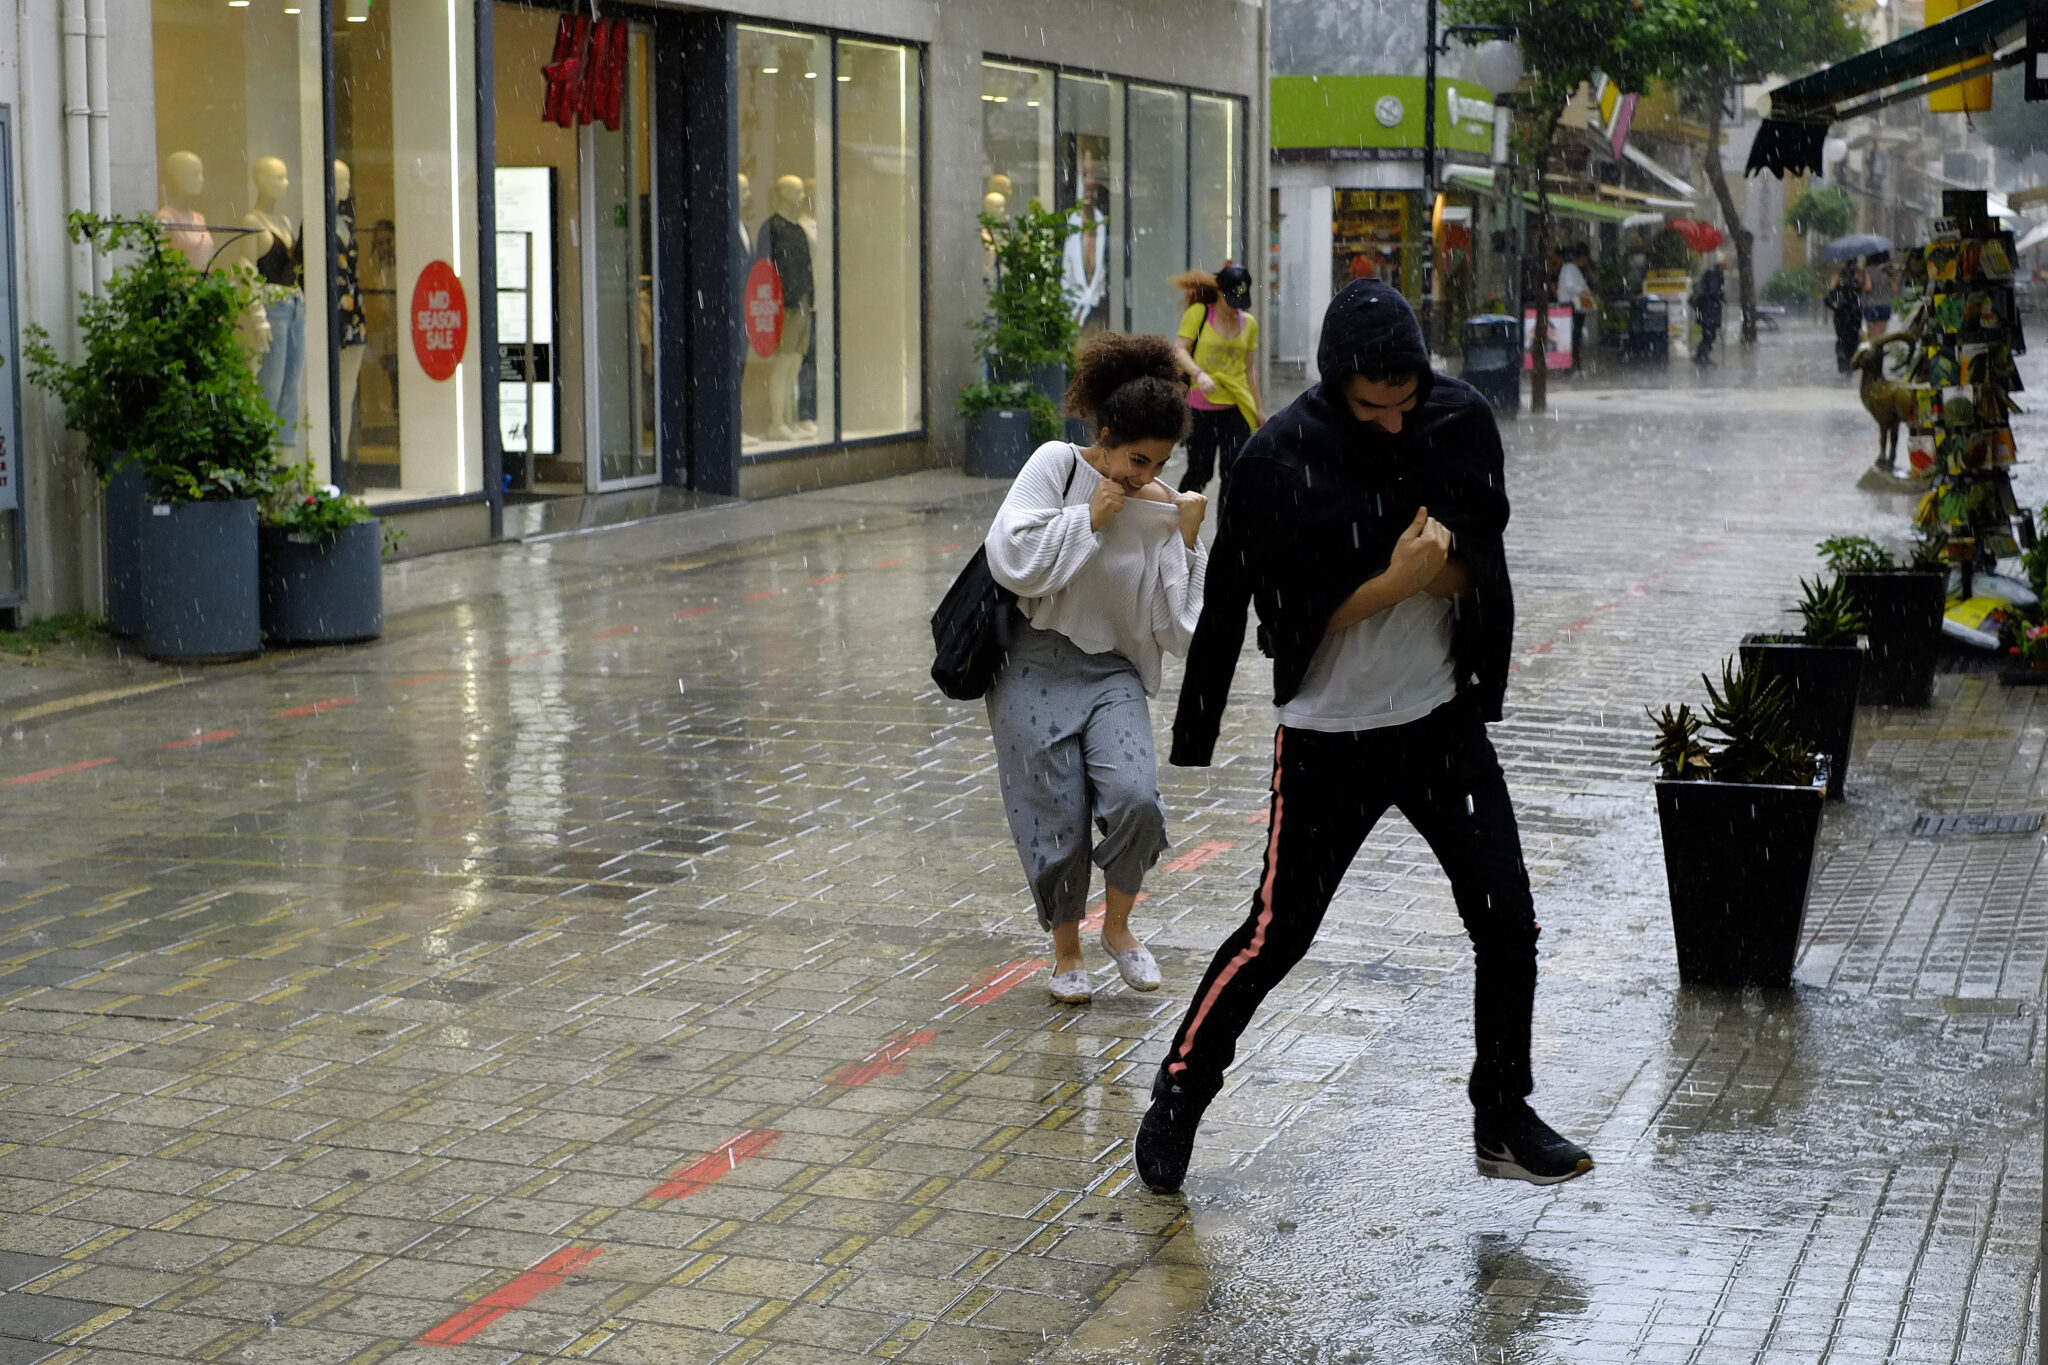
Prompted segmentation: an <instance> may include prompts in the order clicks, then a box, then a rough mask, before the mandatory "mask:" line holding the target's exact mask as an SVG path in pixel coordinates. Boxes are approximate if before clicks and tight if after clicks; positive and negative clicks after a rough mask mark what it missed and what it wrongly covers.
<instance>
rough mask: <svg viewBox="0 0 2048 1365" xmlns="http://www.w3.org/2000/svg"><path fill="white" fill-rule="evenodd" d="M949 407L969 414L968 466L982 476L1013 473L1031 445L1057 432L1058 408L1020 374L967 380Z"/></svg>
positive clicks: (1028, 454) (999, 476) (1010, 475)
mask: <svg viewBox="0 0 2048 1365" xmlns="http://www.w3.org/2000/svg"><path fill="white" fill-rule="evenodd" d="M953 407H954V411H956V412H957V413H959V414H960V416H962V417H964V418H966V419H967V466H966V468H967V472H968V473H969V474H974V475H977V476H979V477H981V478H985V479H1010V478H1015V477H1016V475H1017V471H1019V470H1021V469H1022V468H1024V462H1025V461H1026V460H1028V459H1030V458H1031V452H1032V451H1034V450H1036V449H1037V448H1038V447H1039V446H1040V445H1042V444H1044V443H1045V442H1047V441H1050V440H1053V439H1054V438H1056V437H1057V436H1058V435H1059V434H1060V419H1059V409H1057V408H1056V407H1054V406H1053V402H1052V400H1051V399H1050V398H1047V397H1046V396H1045V395H1044V394H1042V393H1040V392H1039V391H1038V390H1036V389H1034V388H1032V387H1031V385H1029V384H1027V383H1025V382H1023V381H1022V380H1018V381H1016V382H1014V383H1008V384H998V383H996V382H994V381H993V380H986V379H985V380H982V381H981V382H980V383H978V384H969V385H967V386H966V387H964V388H962V389H961V390H960V397H959V399H958V400H957V401H956V402H955V403H954V405H953Z"/></svg>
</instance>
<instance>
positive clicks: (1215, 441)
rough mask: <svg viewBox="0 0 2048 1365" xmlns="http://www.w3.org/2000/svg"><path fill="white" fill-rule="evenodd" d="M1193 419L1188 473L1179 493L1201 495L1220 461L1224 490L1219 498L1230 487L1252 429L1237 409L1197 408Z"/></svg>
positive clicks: (1181, 482) (1182, 476) (1190, 433)
mask: <svg viewBox="0 0 2048 1365" xmlns="http://www.w3.org/2000/svg"><path fill="white" fill-rule="evenodd" d="M1193 416H1194V420H1193V422H1192V423H1191V424H1190V425H1189V427H1188V469H1187V473H1185V474H1183V475H1181V480H1180V491H1181V492H1183V493H1199V492H1201V491H1202V490H1203V489H1204V488H1207V487H1208V486H1209V479H1210V477H1211V476H1212V475H1214V474H1215V473H1216V464H1217V461H1218V460H1221V461H1222V463H1223V487H1222V488H1221V489H1218V490H1217V492H1218V494H1219V496H1220V495H1221V494H1222V493H1223V492H1224V491H1226V490H1228V489H1229V487H1230V467H1231V466H1232V465H1234V464H1236V463H1237V455H1238V452H1239V451H1241V450H1243V449H1244V443H1245V442H1246V441H1249V440H1250V439H1251V438H1252V429H1251V425H1250V424H1249V423H1247V422H1246V421H1245V420H1244V414H1243V413H1241V412H1239V411H1238V410H1237V409H1236V408H1196V409H1195V410H1194V414H1193Z"/></svg>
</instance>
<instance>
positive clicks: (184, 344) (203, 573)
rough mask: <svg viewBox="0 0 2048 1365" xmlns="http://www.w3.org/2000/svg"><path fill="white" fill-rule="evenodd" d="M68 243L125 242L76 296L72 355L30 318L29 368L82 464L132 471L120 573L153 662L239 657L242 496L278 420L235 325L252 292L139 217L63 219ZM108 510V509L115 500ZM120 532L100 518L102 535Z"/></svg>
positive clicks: (246, 555)
mask: <svg viewBox="0 0 2048 1365" xmlns="http://www.w3.org/2000/svg"><path fill="white" fill-rule="evenodd" d="M69 221H70V232H71V238H72V240H73V241H80V242H82V241H89V242H91V243H92V245H93V247H94V248H95V249H96V250H100V251H106V252H114V251H122V250H131V249H132V250H134V251H135V252H136V253H137V254H136V255H135V257H134V259H132V260H131V261H130V262H129V263H128V264H126V265H124V266H122V267H121V268H120V269H119V270H116V271H115V272H114V273H113V276H112V277H111V278H110V279H109V280H108V281H107V286H106V292H105V293H104V294H103V295H101V296H100V297H98V298H93V297H90V296H87V297H85V298H84V299H83V300H82V302H81V303H80V306H79V312H78V332H79V358H78V359H77V360H75V361H68V362H67V361H65V360H63V359H62V358H60V357H59V356H58V354H57V351H56V348H55V347H53V346H52V345H51V344H50V338H49V335H48V334H47V333H45V332H43V331H42V330H41V329H40V328H33V327H32V328H30V329H29V342H28V345H27V347H26V348H25V349H26V351H27V354H28V358H29V361H30V363H31V365H32V366H33V367H34V368H33V369H32V370H31V371H30V378H31V379H33V380H34V381H35V383H37V384H38V385H40V386H41V387H42V388H44V389H47V390H48V391H49V392H50V393H52V394H53V395H55V396H56V397H57V398H58V399H59V400H60V401H61V402H62V403H63V404H64V417H65V423H66V425H68V426H69V427H70V428H71V429H72V430H73V431H76V432H78V433H79V434H80V435H82V436H83V437H84V438H85V454H86V458H87V460H88V461H89V462H90V463H91V465H92V467H93V468H94V470H95V471H96V472H97V473H98V474H99V476H100V477H101V478H102V479H103V480H104V479H110V478H112V477H113V476H114V475H116V474H118V473H120V472H121V471H123V470H124V469H128V468H130V467H132V468H133V469H134V470H135V471H136V472H138V473H139V474H140V476H141V488H140V489H139V490H135V491H139V492H140V494H141V503H140V507H139V514H138V516H137V522H138V523H139V525H137V526H135V527H134V528H133V530H134V533H135V536H136V544H137V556H136V559H135V564H136V568H135V574H134V582H135V584H136V587H137V598H136V600H135V601H132V602H125V603H123V604H122V606H123V610H124V611H125V610H130V609H132V608H133V607H135V606H136V605H139V617H140V619H139V622H138V621H134V620H133V619H131V620H130V621H128V622H124V624H130V625H139V628H140V633H141V636H142V647H143V651H144V652H145V653H147V654H149V655H150V656H152V657H154V658H160V659H174V660H191V661H195V662H198V661H212V660H222V659H232V658H242V657H247V656H249V655H252V654H255V653H256V652H257V651H258V650H259V649H260V648H261V647H262V642H263V641H262V635H261V633H260V629H259V626H258V621H257V595H256V499H257V497H258V496H259V495H260V494H261V493H262V492H263V491H264V489H265V488H266V487H268V485H269V481H270V478H271V475H272V473H273V470H274V466H273V464H272V461H271V449H272V446H273V445H274V444H275V443H276V439H277V431H278V422H277V418H276V416H275V415H274V414H273V413H272V412H271V410H270V406H269V404H267V403H266V402H264V400H263V393H262V390H261V389H259V388H258V387H257V384H256V376H255V372H254V370H253V369H252V368H251V366H250V363H249V353H248V350H247V349H246V348H245V347H244V346H243V345H242V343H241V341H240V340H239V339H238V338H237V335H236V326H237V324H238V322H239V321H240V320H241V319H242V318H243V316H244V315H245V314H246V313H247V312H248V310H249V308H250V307H251V305H252V304H253V303H254V302H255V300H256V298H257V294H256V292H255V291H256V286H255V285H254V284H253V283H252V282H250V281H248V280H246V279H244V278H243V277H242V276H240V275H237V274H233V273H223V274H217V275H215V274H202V273H200V272H199V271H198V270H196V269H194V268H193V266H192V265H191V263H190V262H188V261H187V260H186V259H185V257H184V254H183V253H182V252H179V251H176V250H170V249H167V247H166V244H165V240H164V228H163V225H162V224H161V223H159V222H157V221H156V220H155V219H154V218H146V219H140V220H135V221H126V220H109V219H102V218H97V217H94V216H93V215H91V214H84V213H74V214H72V215H71V218H70V220H69ZM115 510H116V512H117V513H118V511H119V509H118V508H116V509H115ZM129 529H130V528H129V527H125V526H123V525H122V524H121V522H120V521H118V520H116V519H115V518H113V517H110V519H109V527H108V530H109V536H110V540H112V539H115V538H119V537H121V536H122V535H123V534H124V533H125V532H126V531H128V530H129Z"/></svg>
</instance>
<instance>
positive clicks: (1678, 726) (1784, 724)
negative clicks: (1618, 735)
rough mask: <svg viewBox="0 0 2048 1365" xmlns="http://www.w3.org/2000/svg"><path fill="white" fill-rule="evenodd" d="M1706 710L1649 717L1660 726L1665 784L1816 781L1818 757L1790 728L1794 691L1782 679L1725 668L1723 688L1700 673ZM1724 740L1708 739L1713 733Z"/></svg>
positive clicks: (1728, 664) (1731, 664)
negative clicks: (1712, 741)
mask: <svg viewBox="0 0 2048 1365" xmlns="http://www.w3.org/2000/svg"><path fill="white" fill-rule="evenodd" d="M1700 681H1701V682H1702V683H1705V684H1706V688H1707V711H1706V715H1705V716H1704V717H1701V716H1698V715H1695V714H1694V713H1693V710H1692V708H1691V707H1690V706H1689V705H1686V704H1683V703H1681V704H1680V706H1679V708H1678V710H1677V711H1676V712H1674V711H1673V710H1672V709H1671V707H1670V706H1669V705H1666V706H1665V708H1664V711H1663V714H1662V715H1659V714H1658V713H1656V712H1654V711H1651V712H1648V715H1649V717H1650V720H1651V723H1652V724H1654V725H1655V726H1656V727H1657V741H1656V746H1655V757H1656V763H1657V773H1658V776H1660V777H1662V778H1663V779H1664V780H1665V781H1667V782H1751V783H1764V784H1768V785H1771V786H1803V785H1805V784H1807V783H1809V782H1811V781H1813V771H1814V768H1813V755H1812V754H1810V753H1808V752H1807V751H1806V749H1805V746H1804V745H1802V744H1801V743H1800V742H1799V737H1798V735H1797V734H1795V733H1794V732H1793V729H1792V693H1791V690H1790V689H1789V688H1787V687H1786V686H1785V684H1784V683H1783V682H1782V681H1780V680H1779V679H1777V678H1772V677H1767V676H1765V675H1764V674H1762V673H1760V672H1757V671H1756V670H1754V669H1738V668H1737V667H1736V666H1735V661H1734V660H1733V659H1728V660H1725V661H1723V662H1722V664H1721V685H1720V686H1719V687H1718V688H1717V687H1715V686H1714V680H1713V679H1712V678H1711V677H1709V676H1707V675H1706V674H1704V673H1702V674H1701V675H1700ZM1710 729H1711V731H1712V732H1713V735H1712V737H1714V738H1717V739H1719V740H1720V741H1721V743H1720V747H1719V748H1713V747H1710V746H1709V745H1707V744H1706V743H1705V742H1704V741H1703V740H1702V735H1704V734H1706V733H1707V732H1708V731H1709V730H1710Z"/></svg>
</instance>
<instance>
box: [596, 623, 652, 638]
mask: <svg viewBox="0 0 2048 1365" xmlns="http://www.w3.org/2000/svg"><path fill="white" fill-rule="evenodd" d="M639 629H640V627H638V626H613V627H612V628H611V629H610V630H593V631H591V632H590V635H589V636H588V638H589V639H592V640H609V639H610V638H611V637H612V636H614V635H631V634H632V633H633V632H635V631H637V630H639Z"/></svg>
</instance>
